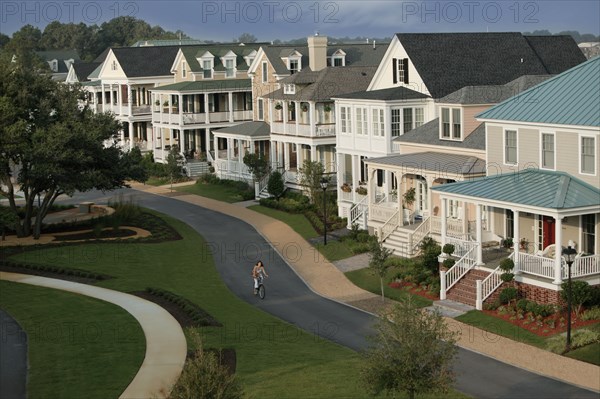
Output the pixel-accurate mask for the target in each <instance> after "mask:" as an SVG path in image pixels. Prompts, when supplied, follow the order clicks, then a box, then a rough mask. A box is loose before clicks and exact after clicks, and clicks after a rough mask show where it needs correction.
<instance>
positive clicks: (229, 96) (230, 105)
mask: <svg viewBox="0 0 600 399" xmlns="http://www.w3.org/2000/svg"><path fill="white" fill-rule="evenodd" d="M227 101H228V103H229V122H233V93H232V92H228V93H227ZM264 111H265V110H264V105H263V113H264Z"/></svg>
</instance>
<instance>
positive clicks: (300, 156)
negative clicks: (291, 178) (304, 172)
mask: <svg viewBox="0 0 600 399" xmlns="http://www.w3.org/2000/svg"><path fill="white" fill-rule="evenodd" d="M296 154H297V156H296V165H297V166H298V169H300V168H301V167H302V164H303V163H304V146H303V145H302V144H296Z"/></svg>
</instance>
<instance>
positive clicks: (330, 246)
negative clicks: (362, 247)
mask: <svg viewBox="0 0 600 399" xmlns="http://www.w3.org/2000/svg"><path fill="white" fill-rule="evenodd" d="M316 248H317V250H318V251H319V252H320V253H321V254H322V255H323V256H324V257H326V258H327V260H329V261H330V262H335V261H336V260H341V259H346V258H350V257H351V256H354V253H352V251H351V250H350V248H349V247H348V246H347V245H346V243H345V242H340V241H332V240H329V241H327V245H323V244H317V245H316Z"/></svg>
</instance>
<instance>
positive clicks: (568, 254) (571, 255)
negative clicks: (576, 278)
mask: <svg viewBox="0 0 600 399" xmlns="http://www.w3.org/2000/svg"><path fill="white" fill-rule="evenodd" d="M569 244H570V242H569ZM576 253H577V251H576V250H575V248H573V247H572V246H571V245H569V246H568V247H567V248H565V249H563V251H562V254H563V256H564V257H565V261H566V262H567V266H568V267H569V275H568V280H567V281H568V283H567V285H568V287H569V288H568V290H569V292H568V295H567V347H566V350H567V352H568V351H570V350H571V296H572V295H573V293H572V292H571V266H572V265H573V262H574V261H575V254H576Z"/></svg>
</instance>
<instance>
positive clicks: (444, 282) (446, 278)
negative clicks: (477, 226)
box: [440, 243, 477, 299]
mask: <svg viewBox="0 0 600 399" xmlns="http://www.w3.org/2000/svg"><path fill="white" fill-rule="evenodd" d="M476 250H477V243H475V245H474V246H473V247H472V248H471V249H470V250H469V251H468V252H467V253H465V254H464V255H463V256H462V257H461V258H460V259H459V260H458V261H457V262H456V263H455V264H454V266H452V267H451V268H450V269H448V271H443V270H441V271H440V285H441V287H440V299H446V293H447V292H448V290H449V289H450V288H452V286H454V284H456V283H457V282H458V280H460V279H461V278H463V277H464V275H465V274H467V273H468V272H469V270H471V269H473V268H474V267H475V265H476V264H477V261H476V260H475V251H476Z"/></svg>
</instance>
